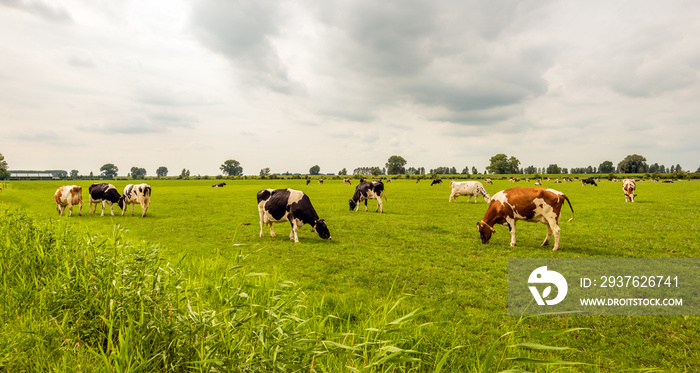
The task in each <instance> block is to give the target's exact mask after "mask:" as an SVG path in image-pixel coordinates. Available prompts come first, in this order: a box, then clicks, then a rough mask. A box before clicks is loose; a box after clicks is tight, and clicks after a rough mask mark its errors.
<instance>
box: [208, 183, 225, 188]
mask: <svg viewBox="0 0 700 373" xmlns="http://www.w3.org/2000/svg"><path fill="white" fill-rule="evenodd" d="M224 185H226V183H218V184H214V185H212V186H211V187H212V188H223V186H224Z"/></svg>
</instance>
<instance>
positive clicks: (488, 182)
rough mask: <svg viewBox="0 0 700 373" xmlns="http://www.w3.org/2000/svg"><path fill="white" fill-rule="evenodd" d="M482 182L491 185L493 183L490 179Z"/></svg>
mask: <svg viewBox="0 0 700 373" xmlns="http://www.w3.org/2000/svg"><path fill="white" fill-rule="evenodd" d="M484 182H485V183H487V184H491V185H493V181H491V179H489V178H488V177H487V178H485V179H484Z"/></svg>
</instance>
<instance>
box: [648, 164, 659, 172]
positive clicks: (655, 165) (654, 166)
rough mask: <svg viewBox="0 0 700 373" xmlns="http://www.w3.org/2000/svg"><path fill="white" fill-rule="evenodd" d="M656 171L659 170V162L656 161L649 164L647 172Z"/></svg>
mask: <svg viewBox="0 0 700 373" xmlns="http://www.w3.org/2000/svg"><path fill="white" fill-rule="evenodd" d="M658 172H659V164H658V163H654V164H652V165H649V173H651V174H655V173H658Z"/></svg>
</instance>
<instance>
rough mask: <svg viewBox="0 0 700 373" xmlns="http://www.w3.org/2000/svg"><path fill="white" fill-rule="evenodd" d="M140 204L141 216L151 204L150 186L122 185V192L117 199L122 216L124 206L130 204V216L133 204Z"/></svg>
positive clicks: (124, 210) (132, 213)
mask: <svg viewBox="0 0 700 373" xmlns="http://www.w3.org/2000/svg"><path fill="white" fill-rule="evenodd" d="M137 203H138V204H139V205H141V217H142V218H143V217H146V211H148V206H150V205H151V186H150V185H148V184H138V185H134V184H129V185H127V186H125V187H124V194H123V195H122V198H120V199H119V207H121V208H122V216H124V213H125V212H126V208H127V207H128V206H129V205H130V204H131V216H134V206H136V204H137Z"/></svg>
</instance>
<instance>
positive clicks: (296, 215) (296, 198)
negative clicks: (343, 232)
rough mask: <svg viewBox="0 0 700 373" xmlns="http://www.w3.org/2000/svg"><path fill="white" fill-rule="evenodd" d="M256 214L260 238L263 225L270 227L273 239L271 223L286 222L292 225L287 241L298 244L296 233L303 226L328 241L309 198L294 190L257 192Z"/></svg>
mask: <svg viewBox="0 0 700 373" xmlns="http://www.w3.org/2000/svg"><path fill="white" fill-rule="evenodd" d="M258 213H259V214H260V238H262V236H263V225H265V224H267V225H269V226H270V236H271V237H275V231H274V230H272V223H280V222H283V221H288V222H290V224H291V225H292V230H291V232H289V239H290V240H293V241H294V242H299V237H298V236H297V231H298V230H299V227H301V226H303V225H304V224H309V225H311V226H312V228H313V230H314V232H316V233H317V234H318V235H319V237H321V238H323V239H324V240H325V239H328V240H330V239H331V233H330V231H328V226H326V222H325V220H323V219H321V218H319V217H318V214H316V210H314V207H313V206H312V205H311V200H310V199H309V196H307V195H306V194H304V192H302V191H299V190H294V189H263V190H261V191H259V192H258Z"/></svg>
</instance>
